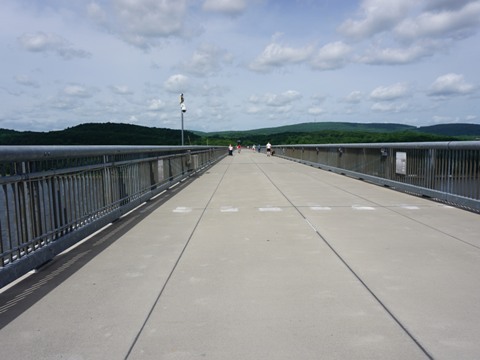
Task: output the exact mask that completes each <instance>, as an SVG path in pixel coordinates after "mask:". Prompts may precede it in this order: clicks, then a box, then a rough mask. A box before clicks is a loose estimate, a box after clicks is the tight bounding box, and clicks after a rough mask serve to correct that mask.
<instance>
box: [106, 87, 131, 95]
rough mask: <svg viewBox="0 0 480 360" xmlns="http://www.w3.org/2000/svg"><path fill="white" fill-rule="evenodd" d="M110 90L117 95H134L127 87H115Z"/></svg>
mask: <svg viewBox="0 0 480 360" xmlns="http://www.w3.org/2000/svg"><path fill="white" fill-rule="evenodd" d="M110 88H111V90H112V91H113V92H114V93H115V94H118V95H130V94H133V91H132V90H131V89H130V88H129V87H128V86H127V85H113V86H111V87H110Z"/></svg>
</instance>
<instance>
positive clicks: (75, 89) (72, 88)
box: [63, 85, 92, 98]
mask: <svg viewBox="0 0 480 360" xmlns="http://www.w3.org/2000/svg"><path fill="white" fill-rule="evenodd" d="M63 93H64V94H65V95H67V96H72V97H79V98H87V97H90V96H92V94H91V93H90V92H89V91H88V89H86V88H85V87H84V86H81V85H67V86H65V88H64V89H63Z"/></svg>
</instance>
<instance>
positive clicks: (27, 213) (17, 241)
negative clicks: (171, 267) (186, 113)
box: [0, 146, 227, 287]
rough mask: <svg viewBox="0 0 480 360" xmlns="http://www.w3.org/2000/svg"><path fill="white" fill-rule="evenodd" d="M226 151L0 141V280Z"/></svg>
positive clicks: (22, 270) (47, 256) (36, 262)
mask: <svg viewBox="0 0 480 360" xmlns="http://www.w3.org/2000/svg"><path fill="white" fill-rule="evenodd" d="M226 153H227V151H226V148H223V147H207V146H181V147H180V146H176V147H175V146H0V237H1V238H0V253H1V255H0V256H1V258H0V287H3V286H4V285H6V284H8V283H9V282H11V281H13V280H15V279H16V278H18V277H20V276H22V275H23V274H25V273H27V272H28V271H30V270H32V269H35V268H38V267H39V266H41V265H42V264H44V263H45V262H47V261H49V260H51V259H52V258H53V257H54V256H56V255H57V254H59V253H61V252H62V251H64V250H66V249H67V248H69V247H70V246H72V245H74V244H75V243H77V242H78V241H80V240H82V239H83V238H85V237H86V236H88V235H90V234H93V233H94V232H95V231H97V230H99V229H101V228H102V227H104V226H105V225H107V224H109V223H110V222H112V221H114V220H116V219H118V218H120V217H121V216H122V215H123V214H125V213H127V212H129V211H131V210H132V209H134V208H135V207H137V206H138V205H140V204H141V203H143V202H145V201H147V200H149V199H150V198H152V197H154V196H155V195H157V194H159V193H160V192H162V191H164V190H165V189H167V188H168V187H170V186H171V185H172V184H174V183H176V182H177V181H179V180H182V179H183V178H186V177H188V176H191V175H192V174H194V173H196V172H198V171H201V170H202V169H204V168H206V167H208V166H210V165H211V164H213V163H214V162H216V161H218V160H219V159H221V158H222V157H224V156H225V155H226Z"/></svg>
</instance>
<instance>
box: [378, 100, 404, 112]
mask: <svg viewBox="0 0 480 360" xmlns="http://www.w3.org/2000/svg"><path fill="white" fill-rule="evenodd" d="M407 107H408V105H407V104H406V103H399V104H397V103H394V102H377V103H374V104H373V105H372V107H371V110H372V111H376V112H394V113H397V112H400V111H403V110H405V109H407Z"/></svg>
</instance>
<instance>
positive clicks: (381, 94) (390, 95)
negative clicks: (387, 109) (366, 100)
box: [370, 83, 409, 101]
mask: <svg viewBox="0 0 480 360" xmlns="http://www.w3.org/2000/svg"><path fill="white" fill-rule="evenodd" d="M408 95H409V89H408V86H407V84H405V83H397V84H393V85H390V86H379V87H377V88H375V89H374V90H373V91H372V92H371V93H370V98H371V99H372V100H375V101H392V100H396V99H399V98H403V97H406V96H408Z"/></svg>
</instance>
